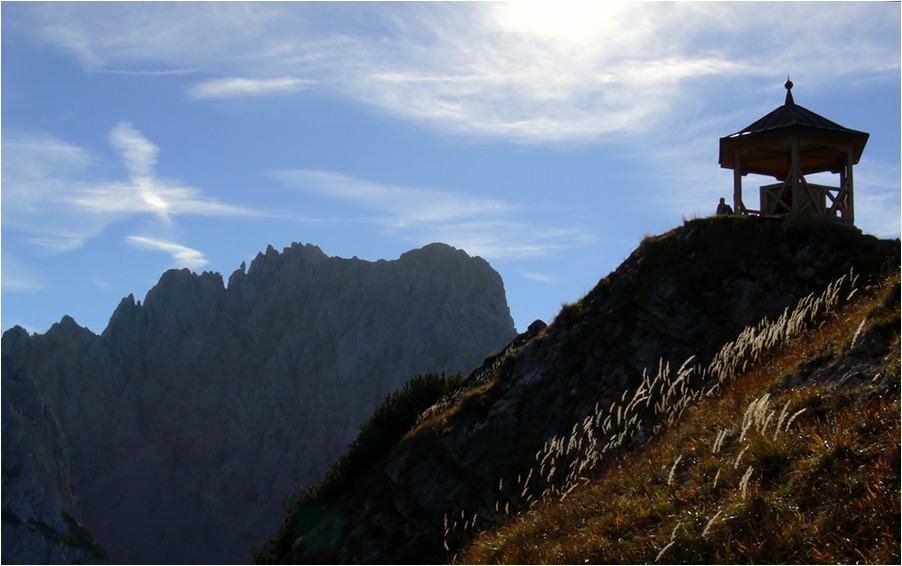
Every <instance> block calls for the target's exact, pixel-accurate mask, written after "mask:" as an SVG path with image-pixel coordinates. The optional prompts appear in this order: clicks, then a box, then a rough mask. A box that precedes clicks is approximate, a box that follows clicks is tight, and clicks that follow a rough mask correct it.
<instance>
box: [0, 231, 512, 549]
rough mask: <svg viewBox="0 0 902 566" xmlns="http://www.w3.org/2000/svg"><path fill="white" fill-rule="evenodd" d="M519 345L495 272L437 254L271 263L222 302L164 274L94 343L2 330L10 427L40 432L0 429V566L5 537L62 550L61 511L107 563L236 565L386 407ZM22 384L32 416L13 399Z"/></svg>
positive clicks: (288, 251)
mask: <svg viewBox="0 0 902 566" xmlns="http://www.w3.org/2000/svg"><path fill="white" fill-rule="evenodd" d="M514 335H515V330H514V326H513V321H512V319H511V317H510V314H509V311H508V306H507V300H506V297H505V294H504V286H503V282H502V280H501V277H500V276H499V275H498V273H497V272H495V271H494V269H492V268H491V266H490V265H489V264H488V263H487V262H486V261H485V260H483V259H481V258H476V257H470V256H468V255H467V254H466V253H465V252H463V251H460V250H456V249H454V248H452V247H450V246H446V245H443V244H432V245H429V246H426V247H424V248H422V249H418V250H412V251H410V252H407V253H405V254H403V255H402V256H401V257H400V258H398V259H396V260H392V261H384V260H383V261H378V262H369V261H363V260H359V259H357V258H353V259H342V258H337V257H329V256H327V255H326V254H325V253H323V251H322V250H320V249H319V248H318V247H316V246H313V245H310V244H308V245H301V244H294V245H292V246H291V247H288V248H285V249H284V250H283V251H282V252H281V253H280V252H277V251H276V250H275V249H273V248H272V247H270V248H269V249H268V250H267V251H266V252H265V253H261V254H258V256H257V257H256V258H255V259H254V261H253V262H252V263H251V264H250V266H249V267H246V266H245V265H242V266H241V268H240V269H238V270H236V271H235V272H234V273H233V274H232V275H231V277H229V279H228V285H224V282H223V278H222V276H221V275H220V274H218V273H203V274H195V273H191V272H190V271H188V270H171V271H168V272H166V273H164V274H163V275H162V277H161V278H160V281H159V283H158V284H157V285H156V286H154V287H153V288H152V289H151V290H150V291H149V292H148V293H147V296H146V298H145V300H144V301H143V303H142V302H141V301H137V302H136V301H135V299H134V297H131V296H129V297H127V298H125V299H123V300H122V302H121V304H120V305H119V307H118V308H117V309H116V311H115V312H114V313H113V315H112V316H111V318H110V322H109V325H108V326H107V328H106V329H105V330H104V332H103V333H102V334H101V335H99V336H98V335H96V334H94V333H93V332H91V331H90V330H88V329H86V328H83V327H81V326H79V325H78V324H77V323H76V322H75V321H74V320H73V319H72V318H70V317H64V318H63V320H61V321H60V323H58V324H55V325H53V327H51V328H50V330H49V331H48V332H46V333H45V334H32V335H29V334H28V333H27V332H26V331H25V330H24V329H22V328H18V327H17V328H13V329H11V330H9V331H7V332H6V333H4V335H3V400H4V419H6V418H7V414H10V415H12V414H16V413H17V412H18V411H25V409H26V408H27V407H30V406H34V407H38V408H41V409H40V410H41V411H42V412H44V413H47V414H48V415H49V416H48V417H47V419H37V418H23V419H20V420H19V421H18V422H20V423H23V427H22V428H21V429H19V430H18V431H17V433H16V434H17V436H16V437H15V438H12V439H11V440H12V441H11V442H9V443H8V442H7V440H8V438H7V429H6V426H5V425H6V420H4V454H3V490H4V491H3V494H4V497H3V512H4V515H3V516H4V520H3V537H4V538H3V552H4V555H3V557H4V561H6V558H7V554H6V553H7V549H10V551H11V550H12V549H13V548H14V547H15V545H14V544H13V542H12V539H13V537H14V536H15V531H14V528H16V527H17V526H23V525H25V526H30V527H31V531H32V532H33V533H34V534H36V535H41V536H43V537H44V539H45V540H47V542H48V544H49V545H50V546H51V547H53V548H55V547H56V546H58V545H57V541H56V539H57V538H59V537H58V536H57V535H55V534H54V533H57V534H58V533H63V535H65V532H66V530H65V529H67V528H68V527H67V526H66V522H65V520H64V517H60V509H62V510H63V511H65V512H66V513H68V514H69V516H74V517H76V518H77V519H78V520H79V521H80V523H81V524H82V525H84V527H86V528H87V529H88V530H89V531H90V533H91V534H92V535H93V536H94V537H96V539H97V540H98V541H99V542H100V544H101V545H102V546H103V548H104V549H106V551H108V552H109V555H110V556H111V557H112V558H113V559H114V560H116V561H119V562H123V563H170V564H186V563H188V564H190V563H197V564H211V563H239V562H247V561H249V560H250V558H251V555H250V549H251V546H252V545H253V544H254V543H255V542H257V541H258V540H260V539H261V538H262V537H264V536H266V533H268V532H271V531H272V530H274V529H275V528H277V526H278V524H279V520H280V517H281V514H282V513H283V509H282V506H281V504H280V501H281V500H282V499H283V498H285V497H290V496H292V495H293V494H294V493H295V492H296V490H297V486H298V484H299V483H300V484H304V483H312V482H313V481H315V480H316V479H318V478H320V477H322V475H323V473H324V472H325V471H326V469H327V468H328V466H329V464H331V463H332V462H333V461H334V460H335V459H336V458H337V457H338V456H339V455H340V454H341V452H342V451H343V450H344V447H345V445H346V444H347V443H349V442H350V441H351V440H353V438H354V435H355V434H356V431H357V429H358V427H359V425H360V424H361V423H362V422H364V421H365V420H366V419H367V417H368V416H369V415H370V414H371V413H372V412H373V410H374V409H375V408H376V407H377V406H378V404H379V403H380V402H381V401H382V400H383V399H384V398H385V396H386V395H387V394H389V393H390V392H392V391H395V390H397V389H398V388H400V387H401V386H402V385H404V383H405V382H406V381H407V380H409V379H410V378H411V377H413V376H415V375H417V374H421V373H427V372H447V373H448V374H453V373H455V372H460V371H468V370H470V369H471V368H473V367H474V366H476V365H477V364H479V363H480V362H481V360H482V359H483V358H484V357H485V355H486V354H488V353H490V352H492V351H493V350H496V349H498V348H500V347H502V346H503V345H504V344H506V343H507V342H509V341H510V340H511V338H513V336H514ZM25 382H32V383H33V384H34V386H35V387H34V389H35V390H36V391H34V393H36V395H33V396H32V397H35V398H33V399H32V398H31V397H29V398H26V397H24V396H22V395H20V394H19V393H18V392H20V391H24V389H23V388H22V387H21V386H20V385H19V384H20V383H25ZM29 391H31V390H29ZM7 402H9V403H7ZM8 404H9V410H7V405H8ZM45 420H46V421H49V422H52V423H58V425H57V429H58V432H59V434H58V435H57V437H58V441H57V442H56V443H55V444H53V443H51V440H53V439H52V438H50V439H47V437H48V435H49V433H50V432H53V431H54V430H56V429H53V428H51V427H50V426H49V425H45V424H44V421H45ZM29 423H33V424H29ZM30 426H41V427H43V428H42V429H40V430H37V431H34V430H29V427H30ZM44 428H46V429H47V430H48V431H49V432H43V430H44ZM12 430H13V429H10V431H12ZM45 439H46V440H45ZM38 443H40V445H41V446H43V445H48V446H51V447H52V446H56V447H57V448H59V447H65V449H64V450H62V449H57V450H56V452H58V454H51V455H49V456H47V457H46V458H41V459H37V461H35V462H32V461H31V460H29V457H30V455H31V454H43V453H45V452H47V451H48V450H49V449H48V450H43V449H41V451H39V446H38ZM14 444H15V446H17V449H16V451H11V452H9V453H8V452H7V451H6V448H7V445H9V446H10V447H12V446H13V445H14ZM51 456H53V457H52V458H51ZM36 467H38V468H36ZM34 469H37V470H38V472H39V471H41V470H44V472H45V473H43V475H41V474H39V473H37V472H34V473H31V472H29V470H34ZM20 470H25V471H26V472H28V473H20ZM64 477H65V479H63V478H64ZM48 478H49V479H48ZM70 484H71V485H70ZM45 485H50V486H51V487H53V488H54V489H53V490H49V489H44V488H43V487H41V486H45ZM8 487H9V489H8ZM32 488H34V489H32ZM28 490H32V491H33V493H31V492H29V493H27V494H26V495H25V496H23V497H21V498H11V497H7V494H8V493H18V492H19V491H28ZM75 499H77V501H78V506H79V509H78V513H76V510H75V509H74V504H73V501H74V500H75ZM34 501H37V502H38V503H39V504H40V505H39V509H38V510H39V511H40V509H46V511H47V513H44V514H43V515H41V514H40V513H37V512H35V510H34V507H35V505H33V504H31V503H33V502H34ZM64 516H65V514H64ZM14 517H19V518H21V519H23V521H19V522H15V521H14V520H12V519H13V518H14ZM7 519H10V520H9V521H8V520H7ZM26 520H27V521H26ZM41 524H46V525H52V526H53V529H49V530H48V529H43V530H41V529H38V527H36V525H38V526H39V525H41ZM35 529H38V530H37V531H36V530H35ZM70 530H71V529H70ZM38 539H40V536H35V546H33V549H35V551H36V552H38V554H35V555H34V556H33V558H32V560H33V561H40V560H41V557H42V556H44V554H40V552H44V550H40V549H38V547H37V546H36V545H37V542H38ZM47 552H50V550H48V551H47ZM54 552H55V551H54ZM16 556H17V559H18V560H24V561H29V560H28V558H27V554H26V553H25V552H23V553H20V554H18V555H16ZM51 556H55V555H53V554H51Z"/></svg>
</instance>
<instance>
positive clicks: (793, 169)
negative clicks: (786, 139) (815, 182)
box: [787, 137, 802, 212]
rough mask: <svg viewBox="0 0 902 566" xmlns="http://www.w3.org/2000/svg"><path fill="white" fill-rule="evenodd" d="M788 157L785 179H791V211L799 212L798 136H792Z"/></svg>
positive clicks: (799, 172) (799, 171)
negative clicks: (786, 176) (787, 170)
mask: <svg viewBox="0 0 902 566" xmlns="http://www.w3.org/2000/svg"><path fill="white" fill-rule="evenodd" d="M790 152H791V153H790V158H789V176H790V178H789V179H787V180H788V181H791V183H792V184H791V185H790V191H791V193H790V194H791V195H792V207H791V211H792V212H801V207H800V202H801V195H800V194H799V177H800V176H801V174H802V172H801V170H800V169H799V138H796V137H794V138H792V148H791V149H790Z"/></svg>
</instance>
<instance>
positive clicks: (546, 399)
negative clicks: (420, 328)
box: [257, 217, 899, 563]
mask: <svg viewBox="0 0 902 566" xmlns="http://www.w3.org/2000/svg"><path fill="white" fill-rule="evenodd" d="M898 262H899V242H898V241H892V242H890V241H879V240H877V239H876V238H873V237H870V236H865V235H863V234H861V233H860V231H858V230H857V229H855V228H853V227H850V226H845V225H841V224H836V223H831V222H827V221H820V220H818V219H812V218H805V217H801V218H798V217H789V218H783V219H780V218H757V217H755V218H740V217H724V218H711V219H699V220H694V221H689V222H687V223H686V224H685V225H684V226H682V227H680V228H677V229H674V230H672V231H670V232H668V233H666V234H663V235H661V236H657V237H648V238H646V240H645V241H643V243H642V244H641V245H640V246H639V247H638V248H637V250H636V251H635V252H634V253H633V254H632V255H631V256H630V257H629V258H628V259H627V260H626V261H624V262H623V264H622V265H621V266H620V267H618V268H617V270H615V271H614V272H613V273H611V274H610V275H609V276H607V277H605V278H603V279H602V280H601V281H600V282H599V283H598V285H597V286H596V287H595V288H594V289H593V290H592V291H590V292H589V293H588V294H587V295H586V296H585V297H584V298H583V299H581V300H580V301H579V302H577V303H574V304H572V305H567V306H565V307H564V308H563V309H562V311H561V313H560V314H559V315H558V317H557V318H556V319H555V321H554V322H553V323H552V324H550V325H549V326H548V327H547V328H541V325H539V326H537V327H535V328H534V329H533V332H532V333H531V335H527V336H521V337H520V338H518V340H516V341H515V342H514V343H512V344H511V345H510V346H509V347H507V348H506V349H504V350H502V351H501V352H499V353H498V354H497V355H495V356H492V357H490V358H489V359H487V360H486V363H485V364H484V365H483V366H481V367H480V368H478V369H477V370H475V371H474V372H472V373H471V374H470V375H469V376H468V378H467V379H466V380H465V382H464V384H463V386H462V388H461V389H460V390H459V391H458V393H457V394H456V395H455V396H454V397H452V398H451V399H448V400H446V401H445V402H443V403H440V404H439V405H438V406H436V407H435V408H433V409H432V410H430V411H427V413H425V414H424V415H422V416H421V419H420V423H419V425H418V426H417V427H415V428H414V429H412V430H411V431H410V432H409V433H408V434H407V435H405V436H404V437H403V438H402V439H400V441H399V442H398V443H397V445H396V446H394V448H392V450H391V452H390V453H388V454H386V455H385V457H384V459H381V460H379V461H377V462H374V464H373V466H372V467H371V468H370V469H369V470H368V471H367V472H366V473H365V474H364V475H363V476H362V477H360V478H358V480H357V484H358V485H360V486H361V488H360V489H358V490H351V491H350V492H349V493H347V494H345V495H344V496H342V497H339V498H337V499H335V500H328V501H318V500H301V501H299V502H298V505H297V507H296V508H295V509H294V511H293V513H291V514H290V515H289V516H288V518H287V519H286V524H285V526H283V530H282V531H281V532H280V533H279V535H277V536H276V537H275V538H274V539H273V540H272V541H271V543H270V545H269V546H268V547H267V550H266V551H265V552H260V553H259V554H258V556H257V559H258V560H260V561H267V560H275V561H284V562H290V563H311V562H317V563H330V562H332V563H357V562H363V563H394V562H409V561H418V562H423V561H427V562H440V561H446V560H448V559H449V558H450V553H449V551H450V550H453V548H454V546H455V544H456V543H455V540H454V536H455V535H454V533H455V532H466V531H468V530H470V531H472V529H474V525H475V524H477V523H480V522H481V524H487V523H490V522H491V521H492V518H493V517H497V516H498V515H499V514H500V513H502V512H503V510H504V509H505V508H506V507H509V506H514V507H516V506H522V505H524V504H526V503H528V501H527V497H528V496H530V495H532V496H536V494H535V492H534V491H533V489H535V484H536V482H537V480H536V479H535V477H534V472H535V473H538V470H537V469H536V468H533V466H538V465H539V464H538V462H537V460H538V459H539V458H541V459H542V464H543V469H542V475H545V476H548V477H549V478H554V477H556V476H555V473H558V474H561V473H565V474H566V473H569V472H572V470H567V471H560V470H559V471H557V472H555V470H554V469H552V470H551V471H550V475H549V469H548V468H549V467H550V468H554V464H552V463H551V462H553V461H554V457H553V456H554V455H555V454H562V453H565V452H567V451H569V450H571V449H576V450H585V448H582V447H580V448H575V447H570V446H567V443H566V439H567V438H574V436H573V434H572V433H573V431H577V430H579V429H580V427H585V426H589V425H587V424H586V423H589V422H590V421H592V422H594V421H595V420H597V421H598V422H597V425H598V426H599V428H601V427H602V422H603V423H604V430H605V433H604V434H605V435H606V436H605V438H604V439H602V440H600V441H599V442H601V443H602V444H605V443H606V444H605V446H615V445H616V446H620V445H626V444H631V443H639V444H641V443H642V442H644V441H645V440H647V439H648V438H649V436H650V435H651V434H653V433H654V426H655V425H653V424H636V423H637V422H642V423H653V422H654V421H645V420H641V421H640V420H638V419H635V418H630V419H628V422H627V416H625V415H628V416H630V417H632V416H634V415H633V414H632V413H630V411H635V410H636V408H637V407H639V406H640V405H639V404H641V407H644V408H645V409H643V410H647V411H651V413H654V414H657V415H658V417H657V418H659V419H671V418H674V415H675V414H677V413H674V412H671V411H678V410H679V409H680V407H672V406H669V405H667V403H668V401H667V398H668V396H670V394H671V393H673V388H676V387H680V388H683V390H695V391H702V390H704V388H705V387H712V386H713V383H711V379H710V378H709V377H705V376H704V375H703V374H701V373H699V374H694V375H695V377H693V378H692V379H689V378H686V379H683V378H682V377H680V378H679V379H677V377H678V376H685V375H689V374H688V373H686V372H688V371H689V368H690V367H694V366H695V365H700V366H707V365H708V364H710V363H713V362H714V361H716V359H715V358H716V355H717V354H718V353H719V352H720V351H721V349H722V348H723V347H724V346H725V345H727V344H728V343H729V342H730V341H732V340H736V339H737V338H738V337H740V336H741V335H744V333H745V332H746V330H744V329H748V328H751V327H754V326H755V324H757V323H758V322H759V321H761V320H762V319H763V318H764V317H768V316H769V317H778V316H779V315H780V314H781V313H782V312H783V311H784V309H786V308H787V307H791V306H793V305H795V304H796V303H798V302H799V301H800V299H803V298H804V297H806V296H808V295H809V294H811V293H815V292H821V291H823V290H824V289H826V288H827V287H828V286H829V285H830V284H831V283H833V282H834V281H835V280H837V279H839V278H840V277H843V276H844V275H847V274H849V273H850V271H852V272H854V273H856V274H859V276H860V277H864V278H869V277H875V276H876V274H878V273H880V272H881V271H882V270H883V269H885V268H886V266H887V265H888V266H891V267H895V266H898ZM846 292H847V293H848V289H846ZM677 368H679V370H677ZM656 375H657V376H659V377H660V376H664V377H663V378H661V379H657V380H655V379H654V377H655V376H656ZM662 384H663V385H662ZM668 384H669V385H668ZM662 387H664V389H663V390H662V389H661V388H662ZM667 387H670V388H671V389H667ZM641 391H649V392H654V395H651V394H648V395H645V396H639V393H640V392H641ZM630 392H632V393H633V394H634V395H635V396H637V397H635V398H633V397H632V396H631V395H630ZM630 399H632V402H631V403H629V406H628V407H627V406H626V405H627V402H629V401H630ZM616 409H619V410H616ZM605 411H608V412H607V413H606V412H605ZM655 411H657V413H655ZM636 416H637V415H636ZM590 428H591V427H590ZM562 439H563V440H562ZM561 443H563V444H561ZM612 443H613V444H612ZM624 443H625V444H624ZM574 461H575V460H574ZM530 481H532V484H533V488H531V489H527V487H526V486H528V485H529V484H530ZM543 481H545V482H546V484H547V486H548V488H549V489H550V488H552V487H553V486H554V481H557V480H554V481H552V479H548V480H543ZM543 485H545V484H543ZM363 486H365V487H363ZM538 489H539V492H538V493H539V494H541V487H540V488H538ZM301 517H303V521H301V520H300V518H301ZM457 542H458V543H459V542H460V541H457Z"/></svg>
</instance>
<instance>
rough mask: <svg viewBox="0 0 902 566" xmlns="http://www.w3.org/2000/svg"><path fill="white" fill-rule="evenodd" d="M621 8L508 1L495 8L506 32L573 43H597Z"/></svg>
mask: <svg viewBox="0 0 902 566" xmlns="http://www.w3.org/2000/svg"><path fill="white" fill-rule="evenodd" d="M620 9H621V6H620V5H619V4H618V3H614V2H510V3H504V4H498V5H495V6H494V10H493V12H494V14H493V15H494V17H495V20H496V21H497V23H498V24H499V25H500V26H501V27H502V28H504V29H505V30H507V31H510V32H513V33H522V34H527V35H532V36H536V37H539V38H543V39H547V40H551V41H562V42H567V43H574V44H585V43H590V42H593V41H597V40H598V39H599V36H600V35H602V34H603V33H604V31H605V30H606V29H608V28H609V27H610V25H611V23H612V21H613V20H614V19H615V16H616V13H617V12H618V11H619V10H620Z"/></svg>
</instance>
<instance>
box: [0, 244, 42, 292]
mask: <svg viewBox="0 0 902 566" xmlns="http://www.w3.org/2000/svg"><path fill="white" fill-rule="evenodd" d="M0 281H2V286H3V290H4V291H14V292H19V293H21V292H33V291H40V290H42V289H46V288H47V281H46V280H45V279H44V277H42V276H41V275H40V274H39V273H38V272H37V271H36V270H34V269H32V268H31V267H30V266H28V265H27V264H25V263H23V262H22V261H20V260H19V259H18V258H17V257H16V256H15V255H13V253H12V252H11V251H9V250H8V249H7V248H6V247H4V248H3V274H2V276H0Z"/></svg>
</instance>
